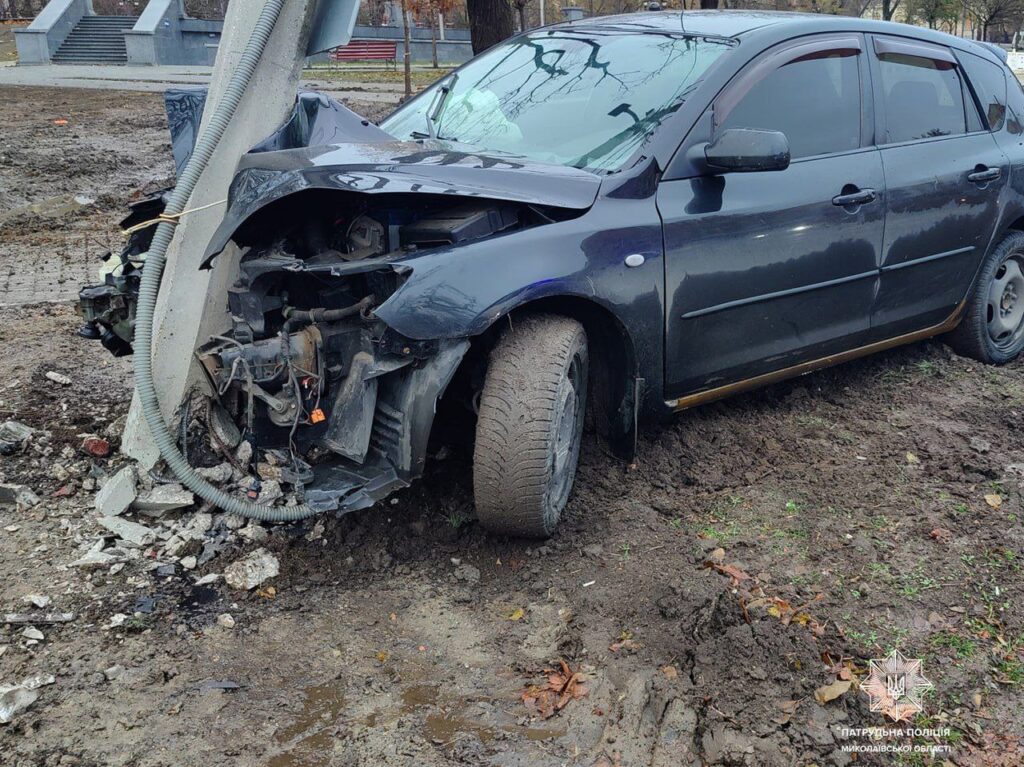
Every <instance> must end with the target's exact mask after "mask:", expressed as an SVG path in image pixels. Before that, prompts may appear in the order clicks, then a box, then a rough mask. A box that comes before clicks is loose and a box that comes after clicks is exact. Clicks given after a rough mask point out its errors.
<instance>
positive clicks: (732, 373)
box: [658, 34, 885, 398]
mask: <svg viewBox="0 0 1024 767" xmlns="http://www.w3.org/2000/svg"><path fill="white" fill-rule="evenodd" d="M864 59H865V56H864V51H863V38H861V36H859V35H849V34H847V35H827V36H820V37H810V38H802V39H800V40H798V41H791V42H789V43H785V44H783V45H781V46H777V47H776V48H773V49H771V50H769V51H767V52H766V53H765V54H763V55H762V56H761V57H759V58H757V59H754V61H752V62H751V63H750V64H749V65H747V67H746V68H745V69H744V70H743V71H742V72H741V73H740V74H738V75H737V77H736V78H735V79H734V80H733V82H732V83H730V84H729V86H727V88H726V89H725V90H724V91H723V92H722V93H721V94H720V95H719V97H718V98H717V99H716V100H715V102H714V103H713V104H712V106H711V107H709V111H708V112H707V113H706V114H705V116H704V117H703V118H701V120H700V121H699V122H698V124H697V125H696V126H695V127H694V129H693V131H691V135H690V136H689V137H688V138H687V142H686V144H684V146H683V147H682V148H681V149H680V152H689V151H696V152H702V151H703V149H702V146H703V143H702V142H707V141H710V140H712V139H713V138H714V137H715V135H716V134H717V132H718V131H721V130H724V129H727V128H759V129H766V130H777V131H781V132H783V133H785V134H786V136H787V138H788V139H789V145H790V152H791V157H792V161H791V163H790V166H789V167H788V168H787V169H786V170H783V171H764V172H753V173H722V174H716V173H704V174H703V175H694V176H693V177H686V175H685V174H681V175H680V177H678V178H667V179H666V180H663V181H662V182H661V184H660V185H659V188H658V210H659V212H660V213H661V216H662V221H663V222H664V231H665V277H666V286H667V296H666V301H667V311H666V328H665V337H666V350H665V351H666V369H665V377H666V387H665V389H666V394H667V396H668V398H677V397H681V396H683V395H687V394H694V395H695V396H698V395H699V393H701V392H704V391H706V390H711V389H719V388H720V387H726V386H727V385H729V384H733V383H737V384H738V383H739V382H741V381H749V379H753V378H756V377H758V376H763V375H767V374H772V373H774V372H775V371H779V370H782V369H785V368H787V367H792V366H794V365H798V364H800V363H802V362H805V361H810V360H815V359H818V358H821V357H825V356H827V355H830V354H833V353H835V352H840V351H844V350H848V349H851V348H854V347H856V346H858V345H859V344H861V343H862V342H863V339H864V338H865V337H866V336H867V334H868V332H869V331H870V319H871V307H872V302H873V300H874V297H875V289H876V280H877V276H878V259H879V257H880V251H881V245H882V229H883V220H884V215H885V183H884V179H883V176H882V164H881V160H880V158H879V156H878V151H877V150H876V149H875V148H874V147H873V145H872V144H873V135H872V126H873V121H872V120H869V119H868V116H867V115H866V114H865V112H864V107H865V106H867V108H868V109H870V97H869V96H868V94H867V91H866V87H867V80H868V68H867V64H866V62H865V60H864Z"/></svg>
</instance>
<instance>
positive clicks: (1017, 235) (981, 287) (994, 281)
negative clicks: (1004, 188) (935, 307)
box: [947, 232, 1024, 365]
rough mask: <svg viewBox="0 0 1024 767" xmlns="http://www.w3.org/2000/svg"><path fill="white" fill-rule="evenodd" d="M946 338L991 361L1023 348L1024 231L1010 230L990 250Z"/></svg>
mask: <svg viewBox="0 0 1024 767" xmlns="http://www.w3.org/2000/svg"><path fill="white" fill-rule="evenodd" d="M947 340H948V342H949V345H950V346H952V347H953V350H954V351H956V352H957V353H958V354H962V355H963V356H965V357H972V358H973V359H976V360H980V361H982V362H988V363H991V364H994V365H1003V364H1005V363H1007V362H1010V361H1011V360H1014V359H1016V357H1017V356H1018V355H1019V354H1020V352H1021V349H1024V232H1011V233H1010V234H1009V235H1007V236H1006V237H1005V238H1004V239H1003V240H1002V241H1001V242H1000V243H999V244H998V245H997V246H996V247H995V248H993V249H992V251H991V252H990V253H989V255H988V257H987V258H986V259H985V262H984V263H983V264H982V267H981V272H980V273H979V275H978V280H977V282H976V283H975V285H974V289H973V290H972V291H971V294H970V295H969V296H968V297H967V306H966V307H965V309H964V317H963V319H962V320H961V321H960V324H959V325H958V326H957V328H956V330H954V331H953V332H952V333H950V334H949V336H948V337H947Z"/></svg>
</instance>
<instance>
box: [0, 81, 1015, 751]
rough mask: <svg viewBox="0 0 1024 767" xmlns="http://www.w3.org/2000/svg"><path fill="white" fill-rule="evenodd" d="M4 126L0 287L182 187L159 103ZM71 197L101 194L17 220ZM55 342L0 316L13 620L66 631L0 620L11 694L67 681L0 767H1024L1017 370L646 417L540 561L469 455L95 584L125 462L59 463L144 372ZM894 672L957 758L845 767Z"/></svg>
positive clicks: (441, 458)
mask: <svg viewBox="0 0 1024 767" xmlns="http://www.w3.org/2000/svg"><path fill="white" fill-rule="evenodd" d="M0 106H2V113H3V114H4V125H3V129H4V137H5V141H4V143H3V146H2V147H0V190H2V191H0V195H2V197H3V203H2V204H0V216H9V217H8V218H7V219H6V221H8V222H10V221H13V222H14V223H13V224H7V223H5V224H0V226H3V227H4V228H3V231H2V233H0V236H2V242H3V245H2V246H0V248H2V249H0V270H2V273H3V274H5V275H12V274H14V273H16V272H19V271H20V270H23V269H24V268H26V264H29V263H31V264H35V265H36V266H35V267H34V268H37V269H39V270H43V269H45V268H49V267H50V266H51V265H52V264H53V263H54V262H55V260H59V258H60V257H61V256H60V253H59V252H56V251H55V250H54V249H53V248H52V247H50V246H49V243H50V242H51V239H50V238H52V237H54V236H56V235H57V233H60V232H64V231H72V232H74V231H78V228H79V227H82V228H88V229H89V230H90V231H93V230H95V231H96V232H98V233H99V235H100V236H101V237H106V238H108V239H109V240H110V241H115V240H116V230H115V229H114V226H113V224H114V223H115V222H116V220H117V218H118V215H119V208H118V204H119V203H120V201H121V197H122V196H124V195H128V196H130V195H131V194H134V193H138V192H139V191H140V190H142V189H143V188H145V187H147V186H149V185H159V184H162V183H164V182H165V181H166V180H167V178H168V176H169V174H170V172H171V165H170V161H169V158H168V156H167V143H166V141H165V139H164V137H163V133H162V127H163V124H162V121H163V118H162V116H161V115H162V111H161V104H160V101H159V99H158V98H155V97H152V96H145V95H143V96H137V95H130V94H115V93H104V94H97V93H92V92H88V91H78V92H73V91H53V90H45V91H42V90H39V91H33V90H26V89H9V90H2V89H0ZM55 119H68V120H69V121H70V122H71V125H70V126H57V125H55V124H54V123H53V120H55ZM8 137H13V138H14V140H13V141H12V140H7V139H8ZM65 192H69V193H83V194H87V195H89V196H91V197H92V198H93V199H95V200H96V202H94V203H91V204H90V205H88V206H83V207H82V208H80V209H77V210H71V211H63V212H60V213H57V214H54V215H52V216H47V215H39V214H34V213H30V212H26V210H25V206H27V205H35V204H37V203H39V202H42V201H44V200H46V199H48V198H50V197H53V196H55V195H57V194H62V193H65ZM12 211H15V212H14V214H13V215H11V213H12ZM8 227H12V228H8ZM93 252H94V251H93ZM32 259H35V260H32ZM69 289H70V288H69ZM9 299H10V290H9V289H8V297H7V299H6V300H5V298H4V287H3V284H2V283H0V304H5V303H7V304H14V303H21V302H16V301H14V300H9ZM76 329H77V321H76V316H75V313H74V311H73V309H72V307H71V306H70V305H68V304H66V303H59V302H58V303H53V304H39V303H33V304H22V305H18V306H13V305H9V306H6V307H3V308H0V343H2V345H3V348H4V349H5V350H6V353H5V354H4V355H2V357H0V421H2V420H6V419H11V418H13V419H17V420H19V421H21V422H23V423H25V424H27V425H29V426H31V427H33V428H34V429H37V430H38V432H37V433H36V435H34V436H33V438H32V440H30V442H29V444H28V446H27V447H26V448H25V449H24V450H23V451H21V452H17V453H15V454H13V455H9V456H4V457H0V482H17V483H23V484H25V485H28V486H29V487H31V488H32V489H33V490H34V491H35V492H36V493H37V494H38V495H39V496H40V497H41V498H42V499H43V500H42V502H41V503H40V504H39V505H37V506H35V507H33V508H31V509H27V510H26V509H20V510H19V509H16V508H13V507H3V506H0V608H2V611H3V612H4V613H9V612H25V611H27V610H29V609H31V608H30V606H26V603H25V601H24V597H26V596H29V595H38V594H42V595H47V596H49V597H50V598H51V599H52V605H51V607H49V608H47V609H49V610H58V611H62V612H73V613H74V615H75V617H74V619H73V620H72V621H70V622H67V623H62V624H39V625H38V626H36V628H37V629H39V630H40V631H42V633H43V635H44V638H43V639H42V640H33V639H31V638H29V637H26V636H25V633H24V632H25V626H24V625H22V624H7V625H3V624H0V653H2V654H0V685H2V684H13V683H16V682H18V681H20V680H22V679H24V678H26V677H29V676H32V675H35V674H53V675H54V677H55V682H54V683H53V684H51V685H48V686H45V687H43V688H41V691H40V693H41V694H40V696H39V699H38V700H37V701H36V702H35V703H34V705H32V706H31V707H30V708H28V709H27V710H25V711H23V712H22V713H20V714H19V715H18V716H17V717H16V718H15V719H14V721H13V722H12V723H10V724H7V725H0V754H2V755H3V758H2V759H0V762H2V763H3V764H5V765H7V764H11V765H81V766H82V767H85V766H87V765H89V766H91V765H133V766H135V765H138V766H140V767H141V766H146V767H149V766H154V767H155V766H156V765H176V766H177V765H203V767H208V766H209V765H221V764H243V765H260V766H262V767H300V766H303V767H305V766H307V765H331V766H341V765H388V766H390V765H417V766H419V765H427V766H431V765H451V764H469V765H502V766H503V767H516V766H519V765H522V766H524V767H525V765H540V766H542V767H543V766H546V765H552V767H553V766H554V765H565V764H574V765H575V764H579V765H588V766H589V765H607V766H608V767H611V766H612V765H622V766H623V767H634V766H637V765H657V766H665V767H667V766H669V765H671V766H672V767H676V766H677V765H699V764H720V765H776V764H778V765H789V764H801V765H810V764H816V765H822V764H835V765H843V764H849V763H851V762H856V763H865V764H913V765H917V764H932V763H935V764H941V763H943V761H948V762H950V763H954V764H958V765H968V764H993V765H995V764H1005V765H1016V764H1020V763H1021V762H1022V761H1024V751H1022V747H1021V746H1020V745H1019V742H1020V739H1021V738H1022V737H1024V724H1022V717H1021V711H1022V710H1024V696H1022V694H1021V692H1020V690H1021V683H1022V682H1024V654H1022V653H1024V604H1022V595H1021V588H1022V577H1021V561H1022V559H1021V558H1022V556H1024V526H1022V523H1021V514H1022V497H1021V489H1022V482H1024V444H1022V442H1021V438H1020V435H1021V430H1020V424H1021V422H1022V415H1024V364H1021V363H1015V364H1013V365H1010V366H1007V367H1005V368H999V369H996V368H989V367H985V366H982V365H979V364H976V363H974V362H972V361H968V360H965V359H961V358H958V357H956V356H954V355H953V354H952V353H951V352H949V351H948V350H947V349H946V347H944V346H943V345H941V343H938V342H932V343H926V344H921V345H916V346H913V347H909V348H906V349H902V350H897V351H892V352H889V353H886V354H883V355H880V356H876V357H874V358H871V359H867V360H864V361H861V362H857V363H852V364H849V365H846V366H844V367H841V368H837V369H833V370H829V371H824V372H820V373H816V374H814V375H811V376H806V377H804V378H801V379H798V380H796V381H793V382H789V383H784V384H780V385H776V386H774V387H771V388H769V389H765V390H763V391H760V392H756V393H752V394H748V395H744V396H741V397H737V398H734V399H732V400H729V401H727V402H723V403H719V404H716V405H711V406H707V407H705V408H702V409H699V410H695V411H692V412H690V413H688V414H686V415H685V416H684V417H682V418H681V419H680V420H678V421H677V422H674V423H672V424H668V425H664V426H656V427H651V428H649V429H648V430H647V431H645V433H644V436H643V438H642V440H641V444H640V450H639V455H638V457H637V459H636V461H635V463H634V464H632V465H625V464H623V463H621V462H619V461H617V460H616V459H614V458H612V457H611V456H610V454H609V453H608V452H607V451H606V449H605V448H604V447H603V446H602V445H601V444H600V443H599V442H598V441H596V440H595V439H593V438H590V439H589V440H588V442H587V445H586V448H585V451H584V455H583V458H582V462H581V467H580V473H579V476H578V479H577V483H576V488H575V491H574V494H573V497H572V499H571V501H570V503H569V507H568V509H567V511H566V515H565V518H564V520H563V522H562V524H561V526H560V528H559V529H558V532H557V533H556V535H555V536H554V537H553V538H552V539H551V540H550V541H548V542H547V543H545V544H543V545H540V544H537V543H523V542H520V541H511V540H499V539H495V538H493V537H490V536H488V535H486V534H485V533H484V532H483V531H482V530H481V529H480V528H479V526H478V525H477V524H476V522H475V521H474V519H473V507H472V498H471V475H470V464H469V461H468V456H467V454H466V451H465V449H464V448H461V449H460V448H458V447H457V446H456V447H455V448H454V449H451V450H446V451H443V452H442V453H441V454H440V455H438V456H436V457H435V458H434V460H433V461H432V463H431V465H430V467H429V470H428V476H427V477H426V479H425V480H424V481H423V482H422V483H420V484H419V485H417V486H415V487H413V488H411V489H409V490H407V491H404V492H402V493H400V494H399V495H397V496H396V497H395V498H394V499H393V501H392V502H388V503H385V504H382V505H380V506H378V507H377V508H374V509H370V510H368V511H365V512H361V513H357V514H352V515H349V516H346V517H341V518H336V517H326V518H323V519H321V520H317V521H315V522H308V523H306V524H303V525H287V526H276V527H271V528H268V530H267V532H268V533H269V535H268V536H267V540H266V541H264V542H261V543H255V542H250V541H247V540H245V539H243V538H240V537H237V536H236V537H234V538H233V539H232V542H231V543H230V544H229V545H227V546H226V547H224V548H222V550H221V551H220V552H219V553H218V554H217V556H216V557H214V558H213V559H211V560H210V561H208V562H206V563H205V564H202V565H200V566H199V567H197V568H196V569H194V570H191V571H188V570H185V569H183V568H182V567H181V566H180V563H179V564H178V565H175V566H173V567H171V568H170V569H161V570H155V569H153V568H154V566H155V565H156V564H157V563H156V562H154V561H153V560H152V559H151V558H150V556H149V550H148V549H144V550H142V551H141V552H140V555H139V556H137V557H136V558H134V559H131V560H130V561H129V562H128V563H127V564H126V565H125V566H123V567H117V566H115V567H113V568H109V567H105V568H99V569H92V570H84V569H81V568H69V567H68V564H69V563H70V562H72V561H73V560H75V559H76V558H78V557H79V556H81V554H82V551H83V549H84V548H88V546H89V545H90V544H91V543H92V542H93V541H94V540H95V539H96V538H97V537H98V536H99V535H100V533H101V528H100V527H99V526H98V525H97V523H96V521H95V512H94V511H93V509H92V503H93V498H94V495H95V488H96V486H98V484H100V483H102V481H103V480H104V479H105V478H106V477H108V476H110V475H111V474H112V473H113V472H114V471H115V470H116V469H117V468H118V467H119V466H120V464H121V463H122V462H123V461H122V459H121V458H119V457H118V456H117V454H116V452H115V453H114V454H113V456H112V457H109V458H102V459H97V458H92V457H89V456H86V455H84V454H83V453H82V452H81V451H80V445H81V443H82V437H83V435H86V434H92V433H98V434H104V433H111V434H116V431H117V425H118V424H117V422H118V419H119V418H120V417H121V416H122V415H123V414H124V412H125V411H126V409H127V405H128V402H129V399H130V395H131V378H130V375H131V363H130V359H129V360H125V359H121V360H115V359H113V358H111V357H109V356H108V355H106V353H105V352H104V351H103V350H102V349H100V348H99V347H98V346H96V345H95V344H91V343H87V342H84V341H81V340H79V339H78V338H77V337H76V336H75V330H76ZM48 372H57V373H63V374H65V375H67V376H68V377H69V378H70V379H71V383H70V384H67V385H64V384H61V383H59V382H58V381H55V380H52V379H51V378H48V377H47V376H46V373H48ZM112 440H113V442H114V445H115V447H116V437H112ZM181 518H182V519H183V520H186V521H187V520H188V518H189V513H188V512H186V513H185V514H183V515H182V516H181ZM258 546H263V547H265V548H266V549H268V550H269V551H270V552H272V553H273V554H274V555H276V556H277V558H278V559H279V561H280V565H281V572H280V575H278V576H277V577H275V578H273V579H272V580H271V581H268V582H267V584H265V585H264V586H265V587H264V588H263V589H261V590H259V591H255V590H254V591H249V592H241V591H234V590H231V589H229V588H228V587H227V586H226V585H225V584H224V582H223V581H215V582H213V583H212V584H208V585H198V586H197V585H196V583H195V582H196V580H197V579H198V578H200V577H202V576H205V575H209V574H212V573H222V572H223V571H224V568H225V567H227V566H228V565H229V564H230V563H231V562H233V561H235V560H236V559H238V558H240V557H242V556H244V555H245V554H246V553H248V552H249V551H251V550H253V549H255V548H257V547H258ZM266 586H272V589H270V588H266ZM224 614H229V615H230V616H231V617H232V619H233V624H234V625H233V627H228V626H226V625H224V624H225V623H230V622H231V621H226V620H224V619H220V620H219V619H218V616H222V615H224ZM115 616H120V617H119V618H116V617H115ZM892 648H898V649H900V650H901V651H902V652H903V653H904V654H905V655H906V656H908V657H910V658H920V659H922V660H923V671H924V674H925V676H927V677H928V678H929V679H930V681H931V682H932V683H933V685H934V690H933V691H932V692H931V693H929V694H928V695H926V697H925V708H924V712H923V713H922V714H920V715H919V716H918V717H917V718H916V719H915V720H914V724H915V725H916V726H918V727H920V728H931V729H938V730H942V729H943V728H948V734H942V735H938V736H936V735H928V734H918V735H916V736H915V735H909V736H908V735H906V734H905V735H903V736H902V737H901V736H896V735H887V736H883V737H882V738H881V740H879V741H874V744H875V745H878V744H883V745H884V744H888V745H889V746H893V745H895V746H901V747H905V748H913V747H915V746H917V747H921V748H927V747H939V748H941V749H947V750H945V751H938V752H936V755H935V756H934V757H933V756H929V755H927V754H924V753H920V752H917V753H915V752H912V751H907V752H904V753H902V754H892V753H887V754H871V753H861V754H857V755H856V758H854V757H853V756H852V755H851V754H850V753H849V752H848V751H846V750H844V748H846V747H849V746H850V745H859V746H865V745H870V744H872V741H870V740H867V739H864V738H851V737H844V735H843V729H844V728H867V727H879V726H882V725H884V724H885V720H884V719H883V718H882V716H881V715H880V714H879V713H876V712H872V711H870V710H869V706H868V699H867V697H866V695H865V694H864V693H863V692H861V691H858V689H857V688H858V685H859V682H860V680H862V679H863V677H864V674H865V672H866V667H867V664H868V661H869V659H872V658H881V657H883V656H884V655H886V654H887V653H888V652H889V651H890V650H891V649H892ZM562 661H564V662H565V663H566V664H567V668H568V670H569V671H570V672H578V673H579V676H578V677H576V678H575V679H574V681H573V684H572V685H570V690H569V691H570V692H572V691H573V690H574V691H575V693H576V694H575V695H566V696H565V698H564V699H559V698H558V696H555V697H554V701H555V702H558V703H562V702H564V707H562V708H561V709H560V710H559V711H557V712H556V713H554V714H553V715H551V716H549V717H545V716H543V714H546V713H551V712H550V710H548V709H546V708H545V707H544V706H543V705H541V706H540V707H538V706H537V705H533V706H530V705H527V702H524V692H526V693H527V694H526V697H527V698H528V699H531V700H534V699H536V698H537V696H538V695H539V692H538V691H537V688H536V687H533V688H531V685H534V686H540V687H543V686H544V685H545V684H547V683H548V681H549V677H550V676H551V675H552V674H553V673H554V672H557V671H560V670H561V669H562V667H561V665H560V662H562ZM551 681H553V682H555V683H556V684H558V685H561V683H562V682H563V681H564V680H559V679H557V678H555V679H552V680H551ZM837 681H838V682H840V683H843V682H850V683H851V684H849V685H844V684H839V685H838V686H836V685H835V683H836V682H837ZM829 685H832V687H831V689H832V690H833V692H837V693H838V694H837V696H836V697H834V698H833V699H831V700H827V701H825V702H821V701H819V700H818V699H816V696H815V693H816V691H819V689H820V688H823V687H826V686H829ZM844 687H848V688H849V689H846V690H845V691H842V690H843V688H844ZM820 694H821V693H819V695H820ZM825 697H827V696H823V697H822V700H824V699H825ZM542 700H543V698H542Z"/></svg>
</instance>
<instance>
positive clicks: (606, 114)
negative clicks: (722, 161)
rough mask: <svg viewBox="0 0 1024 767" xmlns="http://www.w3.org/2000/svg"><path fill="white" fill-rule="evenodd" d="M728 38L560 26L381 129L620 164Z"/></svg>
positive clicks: (518, 43) (577, 162)
mask: <svg viewBox="0 0 1024 767" xmlns="http://www.w3.org/2000/svg"><path fill="white" fill-rule="evenodd" d="M731 45H732V43H731V42H730V41H728V40H721V39H709V38H702V37H688V36H683V35H675V36H672V35H665V34H651V33H628V32H618V33H614V34H612V33H607V34H606V33H596V32H586V33H584V32H572V31H566V30H551V31H548V32H539V33H534V34H531V35H523V36H520V37H517V38H515V39H513V40H511V41H509V42H507V43H504V44H502V45H498V46H496V47H494V48H492V49H491V50H489V51H487V52H486V53H484V54H482V55H481V56H479V57H477V58H476V59H473V60H472V61H471V62H469V63H468V64H466V65H465V66H464V67H463V68H461V69H459V70H458V71H457V72H456V73H454V74H452V75H449V76H448V77H446V78H443V79H442V80H441V81H439V82H438V83H436V84H434V85H433V86H431V87H430V88H429V89H427V90H426V91H425V92H424V93H422V94H420V96H419V97H417V98H416V99H414V100H412V101H410V102H409V103H408V104H406V105H405V106H403V107H401V108H400V109H398V110H397V111H396V112H395V113H394V114H392V115H391V116H390V117H389V118H388V119H387V120H385V121H384V122H383V123H382V124H381V127H382V128H383V129H384V130H386V131H387V132H388V133H390V134H391V135H393V136H395V137H396V138H399V139H403V140H408V139H417V138H427V137H433V138H437V139H440V140H442V141H450V142H458V143H461V144H468V145H470V146H473V147H475V148H477V149H481V150H490V151H501V152H507V153H510V154H516V155H520V156H524V157H528V158H530V159H534V160H540V161H542V162H550V163H558V164H560V165H570V166H573V167H577V168H586V169H589V170H596V171H609V170H614V169H616V168H619V167H620V166H621V165H622V164H623V163H624V162H625V161H626V160H627V159H628V158H629V157H630V155H632V154H633V152H634V151H635V150H636V149H637V147H638V146H639V145H640V144H641V143H643V141H645V140H646V138H647V137H648V136H649V135H650V134H651V133H652V132H653V131H654V129H655V128H657V127H658V125H659V124H660V123H661V121H662V120H664V119H665V118H666V117H668V116H669V115H671V114H672V113H673V112H675V111H676V110H677V109H678V108H679V106H680V104H682V103H683V101H684V100H685V99H686V96H687V95H688V93H689V92H690V91H691V90H692V89H693V88H694V86H695V84H696V83H697V82H698V81H699V80H700V78H701V77H702V76H703V75H704V73H705V71H706V70H707V69H708V67H709V66H710V65H711V63H712V62H713V61H714V60H715V59H717V58H718V57H719V56H720V55H721V54H722V53H723V52H725V51H726V50H728V49H729V48H730V47H731Z"/></svg>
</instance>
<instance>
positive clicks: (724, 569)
mask: <svg viewBox="0 0 1024 767" xmlns="http://www.w3.org/2000/svg"><path fill="white" fill-rule="evenodd" d="M704 567H710V568H711V569H712V570H714V571H715V572H716V573H721V574H722V575H728V576H729V577H730V578H732V582H733V584H734V585H735V584H738V583H742V582H743V581H747V580H750V576H749V575H747V574H746V573H745V572H743V571H742V570H740V569H739V568H738V567H734V566H733V565H723V564H719V563H718V562H712V561H708V562H705V563H704Z"/></svg>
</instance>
